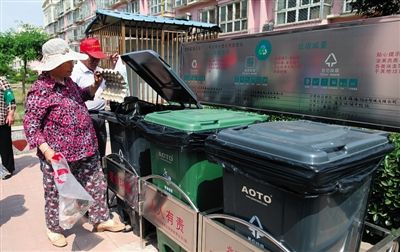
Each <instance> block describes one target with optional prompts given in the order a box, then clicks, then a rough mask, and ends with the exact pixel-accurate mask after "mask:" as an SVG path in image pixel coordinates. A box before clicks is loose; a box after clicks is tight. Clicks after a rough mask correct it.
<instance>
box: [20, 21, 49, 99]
mask: <svg viewBox="0 0 400 252" xmlns="http://www.w3.org/2000/svg"><path fill="white" fill-rule="evenodd" d="M48 38H49V35H48V34H47V33H45V32H44V31H43V30H42V29H41V28H38V27H35V26H32V25H29V24H22V25H21V27H20V28H19V31H18V32H15V33H14V46H13V51H14V55H15V56H16V57H18V58H19V59H21V60H22V62H23V68H22V71H23V76H22V94H23V95H24V96H25V83H26V77H27V73H28V69H27V67H28V62H29V61H32V60H35V59H38V56H39V55H41V49H42V45H43V43H44V42H46V41H47V40H48Z"/></svg>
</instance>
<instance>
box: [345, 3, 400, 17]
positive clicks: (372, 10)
mask: <svg viewBox="0 0 400 252" xmlns="http://www.w3.org/2000/svg"><path fill="white" fill-rule="evenodd" d="M351 7H352V10H354V11H355V12H356V13H357V14H359V15H365V16H367V17H379V16H388V15H394V14H400V0H355V1H354V2H352V3H351Z"/></svg>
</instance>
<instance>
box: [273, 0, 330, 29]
mask: <svg viewBox="0 0 400 252" xmlns="http://www.w3.org/2000/svg"><path fill="white" fill-rule="evenodd" d="M331 6H332V0H278V1H276V10H277V11H276V23H277V24H278V25H279V24H290V23H297V22H302V21H308V20H315V19H324V18H326V16H327V15H329V14H330V12H331Z"/></svg>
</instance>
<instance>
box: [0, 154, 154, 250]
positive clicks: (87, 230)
mask: <svg viewBox="0 0 400 252" xmlns="http://www.w3.org/2000/svg"><path fill="white" fill-rule="evenodd" d="M15 165H16V173H15V175H14V176H13V177H12V178H10V179H8V180H0V251H2V252H6V251H157V250H156V249H155V248H154V247H153V246H151V245H149V246H147V247H146V248H145V249H141V246H140V238H139V237H137V236H135V235H134V234H133V233H132V232H126V233H111V232H104V233H92V232H91V229H92V226H91V225H90V224H89V223H87V221H86V219H85V218H82V220H81V221H80V222H78V223H77V224H76V225H75V226H74V227H73V228H72V229H70V230H67V231H66V232H65V235H66V237H67V241H68V245H67V246H66V247H64V248H56V247H54V246H52V245H51V243H50V242H49V241H48V239H47V236H46V231H45V220H44V197H43V187H42V173H41V171H40V168H39V162H38V159H37V157H36V156H35V153H34V152H28V153H24V154H19V155H16V156H15ZM116 217H117V216H116Z"/></svg>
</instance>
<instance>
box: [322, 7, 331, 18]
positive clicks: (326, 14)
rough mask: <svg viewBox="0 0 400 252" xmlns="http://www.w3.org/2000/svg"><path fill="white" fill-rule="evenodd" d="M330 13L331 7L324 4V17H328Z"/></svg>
mask: <svg viewBox="0 0 400 252" xmlns="http://www.w3.org/2000/svg"><path fill="white" fill-rule="evenodd" d="M329 14H331V7H330V6H327V5H324V9H323V13H322V15H323V17H322V18H326V16H328V15H329Z"/></svg>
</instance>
